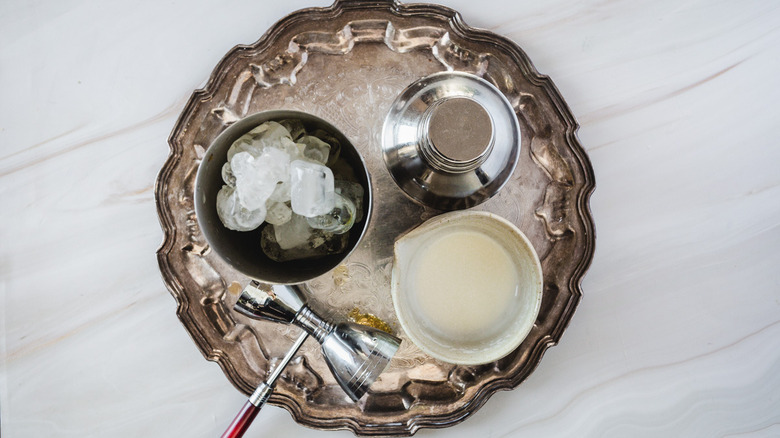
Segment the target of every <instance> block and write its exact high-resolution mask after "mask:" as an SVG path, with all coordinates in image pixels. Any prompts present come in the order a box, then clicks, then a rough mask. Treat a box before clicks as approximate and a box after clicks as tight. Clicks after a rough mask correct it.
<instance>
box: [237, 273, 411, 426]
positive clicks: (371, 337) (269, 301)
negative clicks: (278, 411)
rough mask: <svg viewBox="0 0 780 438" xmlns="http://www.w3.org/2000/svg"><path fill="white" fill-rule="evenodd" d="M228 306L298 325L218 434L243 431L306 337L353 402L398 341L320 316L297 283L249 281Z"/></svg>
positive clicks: (387, 360)
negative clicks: (282, 351)
mask: <svg viewBox="0 0 780 438" xmlns="http://www.w3.org/2000/svg"><path fill="white" fill-rule="evenodd" d="M233 309H234V310H236V311H237V312H239V313H241V314H243V315H246V316H248V317H250V318H253V319H264V320H269V321H274V322H280V323H286V324H294V325H297V326H298V327H300V328H302V329H303V333H302V334H301V336H300V337H299V338H298V339H297V341H296V342H295V344H294V345H293V346H292V348H291V349H290V351H289V352H288V353H287V355H285V357H284V359H282V361H281V362H280V363H279V364H278V365H277V366H276V368H275V369H274V371H273V372H272V373H271V374H270V375H269V378H268V379H266V381H265V382H263V383H261V384H260V385H259V386H258V387H257V389H256V390H255V392H254V393H253V394H252V395H251V396H250V397H249V400H248V401H247V402H246V404H245V405H244V408H243V409H242V410H241V412H239V414H238V415H237V416H236V418H235V419H234V420H233V422H232V423H231V424H230V426H229V427H228V429H227V431H225V434H223V435H222V436H223V438H226V437H240V436H242V435H243V433H244V431H246V429H247V428H248V427H249V424H250V423H251V422H252V420H253V419H254V417H255V416H256V415H257V412H258V411H259V410H260V408H261V407H262V406H263V404H265V402H266V401H267V400H268V398H269V397H270V395H271V392H272V391H273V387H274V383H275V382H276V379H277V378H278V377H279V376H280V375H281V371H282V370H283V369H284V367H285V366H287V364H288V363H289V361H290V360H291V359H292V358H293V356H295V353H296V352H297V351H298V349H299V348H300V346H301V345H302V344H303V342H304V341H305V340H306V338H307V337H308V336H311V337H313V338H315V339H316V340H317V341H318V342H319V343H320V345H321V346H322V354H323V356H324V357H325V362H326V363H327V364H328V368H330V370H331V372H332V373H333V376H334V377H335V378H336V381H337V382H338V384H339V386H341V388H342V389H343V390H344V392H346V393H347V395H348V396H349V397H350V398H351V399H352V400H354V401H357V400H358V399H360V397H362V396H363V395H364V394H365V393H366V391H368V388H369V386H371V384H372V383H374V381H375V380H376V378H377V377H379V375H380V374H381V373H382V371H384V369H385V368H386V367H387V365H388V364H389V363H390V359H391V358H392V357H393V355H394V354H395V352H396V351H397V350H398V347H399V345H400V343H401V340H400V339H398V338H397V337H395V336H393V335H390V334H388V333H385V332H383V331H381V330H377V329H375V328H372V327H367V326H364V325H360V324H354V323H347V322H342V323H339V324H333V323H331V322H329V321H326V320H325V319H323V318H322V317H320V316H319V315H317V314H316V313H315V312H314V311H313V310H312V309H311V308H310V307H309V306H308V305H306V299H305V298H304V294H303V292H302V290H301V286H300V285H296V286H283V285H275V286H271V287H266V288H264V287H263V285H261V284H260V283H258V282H256V281H252V282H251V283H250V284H249V285H248V286H247V287H246V288H244V291H243V292H242V293H241V296H240V297H239V298H238V301H237V302H236V305H235V306H234V307H233Z"/></svg>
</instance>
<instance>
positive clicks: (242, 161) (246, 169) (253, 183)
mask: <svg viewBox="0 0 780 438" xmlns="http://www.w3.org/2000/svg"><path fill="white" fill-rule="evenodd" d="M265 153H266V152H265V151H264V152H263V154H265ZM261 156H262V155H261ZM266 161H267V160H266ZM230 167H231V169H233V174H234V175H235V176H236V193H237V194H238V200H239V202H241V205H243V206H244V207H245V208H247V209H248V210H256V209H258V208H260V207H264V206H265V201H267V200H268V197H270V196H271V193H273V191H274V189H275V188H276V183H277V178H276V176H275V175H274V173H273V172H272V171H268V169H264V166H263V162H261V161H260V159H259V158H258V159H256V158H254V157H253V156H252V155H251V154H250V153H248V152H239V153H237V154H236V155H235V156H233V159H232V160H231V161H230Z"/></svg>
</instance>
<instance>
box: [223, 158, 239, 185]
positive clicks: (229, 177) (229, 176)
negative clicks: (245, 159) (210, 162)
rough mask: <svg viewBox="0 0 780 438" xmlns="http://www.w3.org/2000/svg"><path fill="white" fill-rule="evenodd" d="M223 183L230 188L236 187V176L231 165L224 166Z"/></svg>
mask: <svg viewBox="0 0 780 438" xmlns="http://www.w3.org/2000/svg"><path fill="white" fill-rule="evenodd" d="M222 181H224V182H225V184H227V185H229V186H230V187H233V188H235V187H236V176H235V175H233V169H231V168H230V163H225V164H223V165H222Z"/></svg>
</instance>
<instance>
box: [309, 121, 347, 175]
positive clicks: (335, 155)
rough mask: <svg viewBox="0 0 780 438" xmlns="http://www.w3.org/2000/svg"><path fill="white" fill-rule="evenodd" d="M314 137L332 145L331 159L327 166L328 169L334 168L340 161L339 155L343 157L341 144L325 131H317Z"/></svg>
mask: <svg viewBox="0 0 780 438" xmlns="http://www.w3.org/2000/svg"><path fill="white" fill-rule="evenodd" d="M312 135H313V136H315V137H317V138H319V139H320V140H322V141H324V142H325V143H327V144H328V145H330V157H329V158H328V162H327V165H328V167H330V166H333V164H334V163H335V162H336V160H338V159H339V155H341V142H340V141H339V140H338V139H337V138H336V137H335V136H333V135H331V134H330V133H329V132H328V131H325V130H323V129H316V130H315V131H314V132H313V133H312Z"/></svg>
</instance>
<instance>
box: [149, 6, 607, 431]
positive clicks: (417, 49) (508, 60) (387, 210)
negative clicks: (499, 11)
mask: <svg viewBox="0 0 780 438" xmlns="http://www.w3.org/2000/svg"><path fill="white" fill-rule="evenodd" d="M445 70H449V71H464V72H469V73H472V74H475V75H477V76H480V77H482V78H483V79H485V80H487V81H488V82H490V83H491V84H492V85H494V86H495V87H496V88H498V89H499V90H500V91H501V92H502V93H503V94H504V96H506V98H507V100H508V101H509V102H510V104H511V105H512V107H513V109H514V111H515V112H516V114H517V117H518V122H519V124H520V128H521V143H522V150H521V154H520V157H519V160H518V163H517V168H516V169H515V172H514V174H513V176H512V178H511V179H510V180H509V181H508V182H507V184H506V186H504V188H503V189H502V190H501V191H500V192H499V193H498V194H497V195H496V196H494V197H493V198H491V199H489V200H487V201H486V202H484V203H483V204H480V205H479V206H478V207H475V209H477V210H488V211H491V212H494V213H497V214H499V215H501V216H503V217H505V218H507V219H509V220H510V221H511V222H513V223H514V224H515V225H517V226H518V227H519V228H520V229H521V230H523V232H524V233H525V234H526V235H527V236H528V237H529V239H530V240H531V242H532V243H533V245H534V248H535V249H536V251H537V253H538V254H539V256H540V258H541V259H542V268H543V271H544V280H545V292H544V297H543V300H542V307H541V310H540V313H539V316H538V318H537V321H536V324H535V326H534V328H533V330H532V331H531V333H529V335H528V338H527V339H526V340H525V341H524V342H523V344H522V345H521V346H520V347H519V348H518V349H517V350H516V351H514V352H513V353H511V354H510V355H509V356H507V357H506V358H504V359H502V360H500V361H497V362H494V363H491V364H488V365H481V366H476V367H470V366H452V365H447V364H444V363H441V362H438V361H436V360H434V359H432V358H430V357H428V356H426V355H425V354H423V353H422V352H420V351H419V350H418V349H417V348H416V347H414V345H413V344H412V343H411V342H406V341H405V342H402V344H401V348H400V349H399V351H398V352H397V353H396V356H395V357H394V358H393V360H392V361H391V363H390V366H389V368H388V370H387V371H386V372H385V373H384V374H382V375H381V376H380V378H379V380H378V381H377V382H376V383H375V384H374V386H373V387H372V390H371V392H369V393H368V394H367V395H365V397H364V398H363V399H362V400H361V401H360V403H359V404H355V403H352V402H351V401H350V400H349V398H348V397H347V396H346V395H345V394H344V393H343V391H342V390H341V388H340V387H339V386H338V383H337V382H336V381H335V379H334V377H333V376H332V375H331V373H330V371H329V370H328V366H327V364H326V363H325V361H324V360H323V359H322V357H321V353H320V351H319V345H318V344H317V343H316V342H306V343H305V344H304V345H303V347H302V349H301V351H300V353H299V354H300V357H301V361H302V362H301V366H300V367H298V368H297V369H295V368H288V372H289V373H294V374H290V379H289V380H287V381H285V380H284V375H283V380H282V382H280V385H279V386H278V387H277V390H276V392H275V393H274V394H273V395H272V396H271V398H270V400H269V402H270V403H271V404H276V405H280V406H283V407H284V408H285V409H287V410H288V411H290V412H291V414H292V415H293V417H294V418H295V420H296V421H298V422H299V423H302V424H305V425H307V426H310V427H315V428H321V429H339V428H341V429H344V428H347V429H350V430H352V431H354V432H355V433H358V434H361V435H410V434H412V433H414V432H415V431H417V430H418V429H419V428H421V427H446V426H451V425H453V424H457V423H458V422H460V421H463V420H464V419H465V418H467V417H468V416H469V415H470V414H472V413H473V412H475V411H476V410H477V409H478V408H479V407H480V406H482V405H483V404H484V403H485V402H486V401H487V400H488V398H489V397H490V396H491V395H492V394H493V393H495V392H496V391H497V390H499V389H509V388H513V387H516V386H517V385H519V384H520V383H521V382H522V381H523V380H524V379H525V378H526V377H528V375H529V374H530V373H531V372H532V371H533V369H534V368H535V367H536V366H537V364H538V363H539V361H540V360H541V357H542V354H543V353H544V351H545V350H546V349H547V348H548V347H550V346H552V345H554V344H555V343H557V342H558V340H559V339H560V337H561V335H562V334H563V331H564V330H565V328H566V325H567V324H568V322H569V320H570V319H571V317H572V315H573V313H574V310H575V309H576V306H577V303H578V302H579V299H580V296H581V291H580V286H579V285H580V281H581V279H582V276H583V274H584V272H585V270H586V269H587V267H588V264H589V263H590V260H591V257H592V255H593V246H594V243H595V236H594V228H593V222H592V219H591V217H590V212H589V208H588V198H589V196H590V193H591V192H592V190H593V187H594V180H593V171H592V169H591V167H590V164H589V162H588V159H587V156H586V155H585V153H584V151H583V150H582V148H581V147H580V145H579V143H578V141H577V138H576V136H575V132H576V129H577V124H576V122H575V121H574V118H573V116H572V115H571V113H570V112H569V109H568V107H567V106H566V103H565V102H564V100H563V99H562V97H561V96H560V95H559V93H558V92H557V90H556V88H555V86H554V85H553V84H552V82H551V81H550V80H549V79H548V78H547V77H545V76H541V75H539V74H538V73H537V72H536V70H535V69H534V68H533V66H532V65H531V63H530V61H529V60H528V58H527V57H526V55H525V54H524V53H523V52H522V51H521V50H520V49H519V48H518V47H517V46H516V45H515V44H514V43H512V42H511V41H509V40H507V39H506V38H503V37H500V36H497V35H494V34H492V33H489V32H486V31H482V30H477V29H473V28H470V27H468V26H466V25H465V24H464V23H463V21H462V20H461V18H460V16H459V15H457V13H455V12H454V11H452V10H450V9H447V8H444V7H441V6H436V5H404V4H395V3H392V2H389V1H388V2H383V1H360V0H358V1H349V2H337V3H335V4H334V5H333V6H331V7H329V8H313V9H306V10H303V11H299V12H296V13H293V14H292V15H290V16H288V17H286V18H285V19H283V20H282V21H280V22H279V23H277V24H276V25H275V26H273V27H272V28H271V29H270V30H269V31H268V32H267V33H266V35H265V36H264V37H263V38H262V39H261V40H259V41H258V42H256V43H254V44H252V45H249V46H238V47H236V48H235V49H233V50H231V51H230V52H229V53H228V54H227V55H226V56H225V58H224V59H223V60H222V61H220V63H219V64H218V65H217V67H216V69H215V71H214V73H213V74H212V76H211V78H210V79H209V81H208V83H207V84H206V86H205V88H204V89H202V90H197V91H196V92H195V93H194V94H193V96H192V98H191V99H190V101H189V102H188V103H187V105H186V106H185V108H184V109H183V111H182V114H181V116H180V118H179V120H178V122H177V124H176V126H175V127H174V129H173V132H172V133H171V136H170V138H169V143H170V146H171V154H170V157H169V159H168V161H167V162H166V163H165V165H164V167H163V168H162V170H161V171H160V174H159V177H158V180H157V185H156V189H155V193H156V200H157V206H158V213H159V216H160V221H161V223H162V227H163V230H164V232H165V240H164V242H163V244H162V245H161V247H160V249H159V250H158V254H157V256H158V261H159V265H160V270H161V272H162V275H163V278H164V280H165V283H166V285H167V287H168V289H169V290H170V292H171V294H172V295H173V296H174V298H175V299H176V302H177V304H178V309H177V315H178V316H179V318H180V319H181V321H182V323H183V325H184V327H185V328H186V329H187V331H188V332H189V333H190V335H191V336H192V338H193V340H194V341H195V343H196V344H197V346H198V348H199V349H200V350H201V351H202V352H203V354H204V356H205V357H206V358H207V359H209V360H213V361H216V362H217V363H218V364H219V365H220V366H221V367H222V369H223V371H224V372H225V374H226V376H227V377H228V379H229V380H230V381H231V382H232V383H233V384H234V385H235V386H236V387H237V388H238V389H240V390H241V391H243V392H244V393H246V394H247V395H248V394H250V393H251V391H252V390H253V389H254V387H255V386H257V384H258V383H259V382H261V381H262V380H263V378H264V377H265V375H266V373H267V372H268V370H269V369H271V368H272V366H271V364H270V363H269V359H268V358H273V357H280V356H282V355H283V354H284V352H285V351H286V349H287V348H288V347H289V345H290V344H292V342H293V341H294V339H295V338H296V336H297V334H298V329H297V328H294V327H293V329H292V330H291V329H290V327H288V326H285V325H281V324H278V323H273V322H267V321H246V325H244V324H243V323H241V322H237V321H236V318H237V317H236V315H235V314H234V313H232V312H231V311H230V310H229V309H230V308H232V306H233V305H234V304H235V301H236V299H237V296H236V295H234V294H231V293H229V292H227V291H226V290H227V288H228V285H230V284H231V283H232V282H239V283H241V284H243V285H245V284H247V283H248V280H249V279H248V278H246V277H245V276H243V275H241V274H240V273H238V272H237V271H235V270H233V269H232V268H230V267H229V266H228V265H227V264H225V263H224V262H223V261H222V260H221V259H220V258H219V257H218V256H217V255H216V254H215V253H214V251H209V249H208V247H207V245H206V242H205V239H204V238H203V235H202V234H201V232H200V230H199V228H198V224H197V221H196V220H195V214H194V204H193V202H192V196H193V184H194V175H195V170H196V169H197V166H198V161H199V160H200V159H202V157H203V152H204V147H203V145H206V146H207V145H209V144H211V142H212V141H213V140H214V138H216V136H217V135H218V134H219V133H220V132H221V131H222V130H224V129H225V127H226V126H227V125H228V124H230V123H231V122H232V121H233V120H234V118H241V117H244V116H246V115H247V114H251V113H255V112H258V111H262V110H268V109H293V110H294V109H297V110H302V111H307V112H310V113H313V114H315V115H317V116H319V117H321V118H323V119H325V120H327V121H329V122H330V123H332V124H333V125H334V126H336V127H337V128H339V129H340V130H341V131H342V132H344V134H345V135H346V136H347V137H348V138H349V139H350V140H351V142H352V143H353V144H354V145H355V147H356V148H358V149H359V150H360V152H361V154H362V155H363V157H364V158H365V160H366V165H367V167H368V170H369V173H370V174H371V178H372V183H373V186H374V200H375V204H374V211H373V215H372V219H371V221H370V223H369V224H368V229H367V231H366V235H365V238H364V239H363V241H362V242H361V244H360V245H359V246H358V247H357V248H356V250H355V252H354V253H353V254H352V255H351V256H350V257H349V258H348V259H347V260H345V262H344V264H343V266H345V269H346V272H341V273H332V274H325V275H323V276H321V277H318V278H315V279H314V280H312V281H310V282H308V286H309V289H310V290H311V291H312V293H311V295H310V296H309V297H308V298H309V304H310V306H311V307H312V308H313V309H315V310H316V311H317V312H319V313H321V314H323V315H327V316H328V317H333V316H335V315H341V316H343V315H346V314H347V313H348V312H349V311H350V310H351V309H353V308H355V307H358V308H359V309H363V310H364V311H368V310H370V312H371V313H372V314H374V315H376V316H377V317H378V318H380V319H382V320H383V321H386V322H387V323H388V324H390V325H391V326H394V327H398V325H397V320H396V318H395V313H394V310H393V307H392V301H391V299H390V272H391V268H392V255H393V241H394V239H395V238H396V237H397V236H398V235H400V234H402V233H404V232H406V231H408V230H409V229H411V228H413V227H414V226H416V225H418V224H420V223H421V222H423V221H424V220H425V219H428V218H430V217H433V216H435V215H436V214H437V213H438V212H437V211H436V210H432V209H429V208H426V207H422V206H420V205H418V204H416V203H414V202H412V201H411V200H409V199H408V198H407V197H406V196H405V195H404V194H403V192H402V191H401V190H400V189H398V187H397V186H396V185H395V183H394V182H393V179H392V177H391V176H390V174H389V173H388V172H387V170H386V169H385V165H384V162H383V159H382V153H381V148H380V145H381V138H380V136H381V129H382V122H383V119H384V116H385V114H387V113H388V111H389V109H390V105H391V103H392V102H393V100H394V99H395V98H396V96H397V95H398V94H399V93H400V92H401V90H403V89H404V88H405V87H407V86H408V85H409V84H411V83H412V82H414V81H416V80H418V79H420V78H422V77H424V76H427V75H430V74H432V73H435V72H437V71H445ZM344 273H346V274H347V275H346V276H341V274H344ZM398 336H399V337H401V338H402V339H404V338H405V334H404V333H398ZM304 364H305V366H304ZM292 365H294V364H292ZM288 383H289V384H288Z"/></svg>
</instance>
